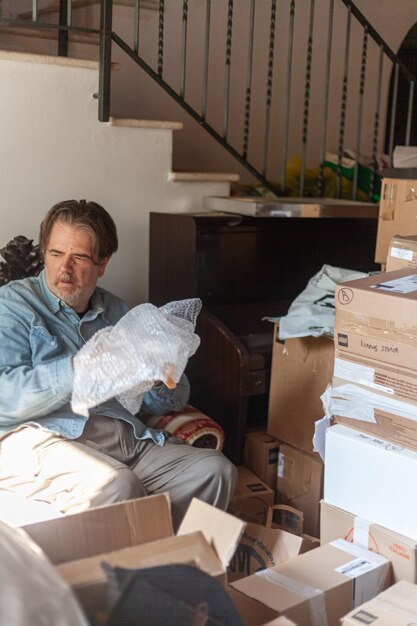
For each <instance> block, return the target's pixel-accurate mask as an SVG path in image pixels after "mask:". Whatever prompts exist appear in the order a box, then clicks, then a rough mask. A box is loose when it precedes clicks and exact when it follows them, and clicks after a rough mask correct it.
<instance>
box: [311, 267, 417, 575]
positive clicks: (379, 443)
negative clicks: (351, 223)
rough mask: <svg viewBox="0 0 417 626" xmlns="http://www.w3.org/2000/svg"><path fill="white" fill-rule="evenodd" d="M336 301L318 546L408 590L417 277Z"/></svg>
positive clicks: (345, 293) (412, 565) (349, 291)
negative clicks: (366, 557)
mask: <svg viewBox="0 0 417 626" xmlns="http://www.w3.org/2000/svg"><path fill="white" fill-rule="evenodd" d="M335 301H336V323H335V367H334V377H333V388H332V392H331V397H332V399H331V409H332V414H333V418H334V421H335V422H336V425H334V426H332V427H331V428H329V429H328V431H327V434H326V463H325V484H324V503H323V504H322V520H321V538H322V540H324V541H329V540H331V539H332V538H335V537H339V536H344V537H349V538H350V539H351V540H354V541H355V543H358V544H360V545H364V546H366V547H370V548H372V549H374V550H377V551H379V552H380V553H381V554H385V555H386V556H387V557H388V558H390V559H391V560H392V561H393V571H394V579H395V580H400V579H406V580H409V581H411V582H416V580H417V578H416V572H417V569H416V563H417V561H416V543H417V523H416V519H417V516H416V511H415V506H414V498H413V496H412V493H413V491H414V485H415V484H416V482H417V274H416V273H415V271H414V270H410V269H405V270H404V269H402V270H397V271H394V272H388V273H380V274H377V275H372V276H369V277H367V278H363V279H360V280H356V281H352V282H349V283H344V284H342V285H339V286H338V288H337V289H336V297H335Z"/></svg>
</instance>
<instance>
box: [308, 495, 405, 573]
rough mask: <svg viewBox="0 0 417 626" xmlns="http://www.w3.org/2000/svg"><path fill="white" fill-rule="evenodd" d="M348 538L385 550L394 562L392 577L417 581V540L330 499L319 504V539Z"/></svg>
mask: <svg viewBox="0 0 417 626" xmlns="http://www.w3.org/2000/svg"><path fill="white" fill-rule="evenodd" d="M339 538H340V539H345V540H346V541H351V542H353V543H356V544H357V545H359V546H361V547H363V548H368V549H369V550H372V551H373V552H376V553H377V554H382V556H385V557H386V558H387V559H389V560H390V561H391V563H392V574H393V581H394V582H397V581H398V580H407V581H408V582H410V583H415V582H417V541H416V540H415V539H411V538H410V537H406V536H405V535H400V534H399V533H395V532H394V531H392V530H390V529H388V528H384V527H383V526H379V525H378V524H372V523H370V522H368V521H367V520H364V519H363V518H360V517H356V516H355V515H353V513H350V512H348V511H344V510H343V509H339V508H337V507H335V506H332V505H331V504H329V503H328V502H325V501H322V502H321V506H320V540H321V542H322V544H325V543H330V542H331V541H334V540H335V539H339Z"/></svg>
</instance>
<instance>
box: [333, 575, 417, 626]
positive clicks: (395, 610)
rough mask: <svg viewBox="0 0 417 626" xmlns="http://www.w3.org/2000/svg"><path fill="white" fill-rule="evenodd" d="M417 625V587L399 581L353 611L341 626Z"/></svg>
mask: <svg viewBox="0 0 417 626" xmlns="http://www.w3.org/2000/svg"><path fill="white" fill-rule="evenodd" d="M416 623H417V586H416V585H412V584H411V583H409V582H406V581H401V582H398V583H396V584H395V585H393V586H392V587H390V588H389V589H386V590H385V591H382V592H381V593H380V594H379V595H378V596H377V597H376V598H374V599H372V600H370V601H369V602H365V604H362V606H360V607H358V608H357V609H354V610H353V611H351V612H350V613H348V615H346V616H345V617H344V618H343V620H342V626H362V625H363V624H375V625H377V626H393V624H395V626H413V624H416Z"/></svg>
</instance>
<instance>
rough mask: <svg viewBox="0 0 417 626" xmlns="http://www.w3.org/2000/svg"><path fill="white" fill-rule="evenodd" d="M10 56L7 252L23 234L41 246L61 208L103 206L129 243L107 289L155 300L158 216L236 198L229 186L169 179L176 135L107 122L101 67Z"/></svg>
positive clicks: (2, 117) (3, 63) (2, 124)
mask: <svg viewBox="0 0 417 626" xmlns="http://www.w3.org/2000/svg"><path fill="white" fill-rule="evenodd" d="M6 56H7V53H0V84H2V85H7V88H3V89H2V97H1V98H0V137H1V142H0V171H1V176H0V223H1V240H0V246H3V245H5V244H6V243H7V242H8V241H9V240H10V239H12V238H13V237H15V236H16V235H25V236H26V237H28V238H31V239H34V240H35V241H36V242H37V241H38V228H39V224H40V221H41V220H42V218H43V216H44V215H45V213H46V211H47V210H48V209H49V208H50V207H51V206H52V205H53V204H55V203H56V202H59V201H61V200H65V199H70V198H75V199H81V198H86V199H88V200H94V201H96V202H98V203H100V204H102V205H103V206H104V207H105V208H106V209H107V210H108V211H109V212H110V214H111V215H112V216H113V218H114V220H115V222H116V225H117V227H118V232H119V237H120V248H119V251H118V252H117V253H116V254H115V255H114V257H113V259H112V260H111V262H110V264H109V266H108V270H107V272H106V275H105V277H104V278H103V280H102V284H103V286H105V287H106V288H109V289H110V290H111V291H113V292H114V293H117V294H118V295H119V296H120V297H122V298H124V299H125V300H127V301H128V303H129V304H130V305H134V304H138V303H139V302H143V301H146V300H147V297H148V288H147V285H148V222H149V212H150V211H163V212H181V211H192V210H201V207H202V196H203V195H227V194H228V191H229V185H228V184H227V183H188V184H187V183H173V182H168V174H169V172H170V171H171V158H172V131H171V130H154V129H137V128H121V127H114V126H109V125H108V124H101V123H99V122H98V121H97V100H95V99H93V97H92V94H94V93H95V92H97V88H98V71H97V69H86V68H84V67H73V66H67V67H62V66H59V65H55V64H48V63H46V64H45V63H31V62H27V61H18V60H15V59H14V58H13V55H12V56H11V58H5V57H6ZM52 61H53V59H52ZM175 132H181V131H175Z"/></svg>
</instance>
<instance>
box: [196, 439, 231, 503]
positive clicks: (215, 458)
mask: <svg viewBox="0 0 417 626" xmlns="http://www.w3.org/2000/svg"><path fill="white" fill-rule="evenodd" d="M198 465H199V468H198V471H199V474H200V476H201V477H202V478H203V477H204V478H203V484H204V485H205V487H203V489H202V494H204V496H205V497H204V496H203V497H202V499H203V500H206V502H210V504H214V505H215V506H217V507H218V508H221V509H224V510H225V509H227V507H228V504H229V500H230V498H231V497H232V495H233V493H234V490H235V487H236V482H237V470H236V467H235V466H234V465H233V463H231V462H230V461H229V459H228V458H227V457H225V456H224V454H222V453H221V452H217V453H216V452H214V451H213V450H211V451H210V452H208V453H206V454H205V453H204V452H203V451H202V457H201V461H200V462H199V464H198ZM197 497H201V495H200V496H199V495H197Z"/></svg>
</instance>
